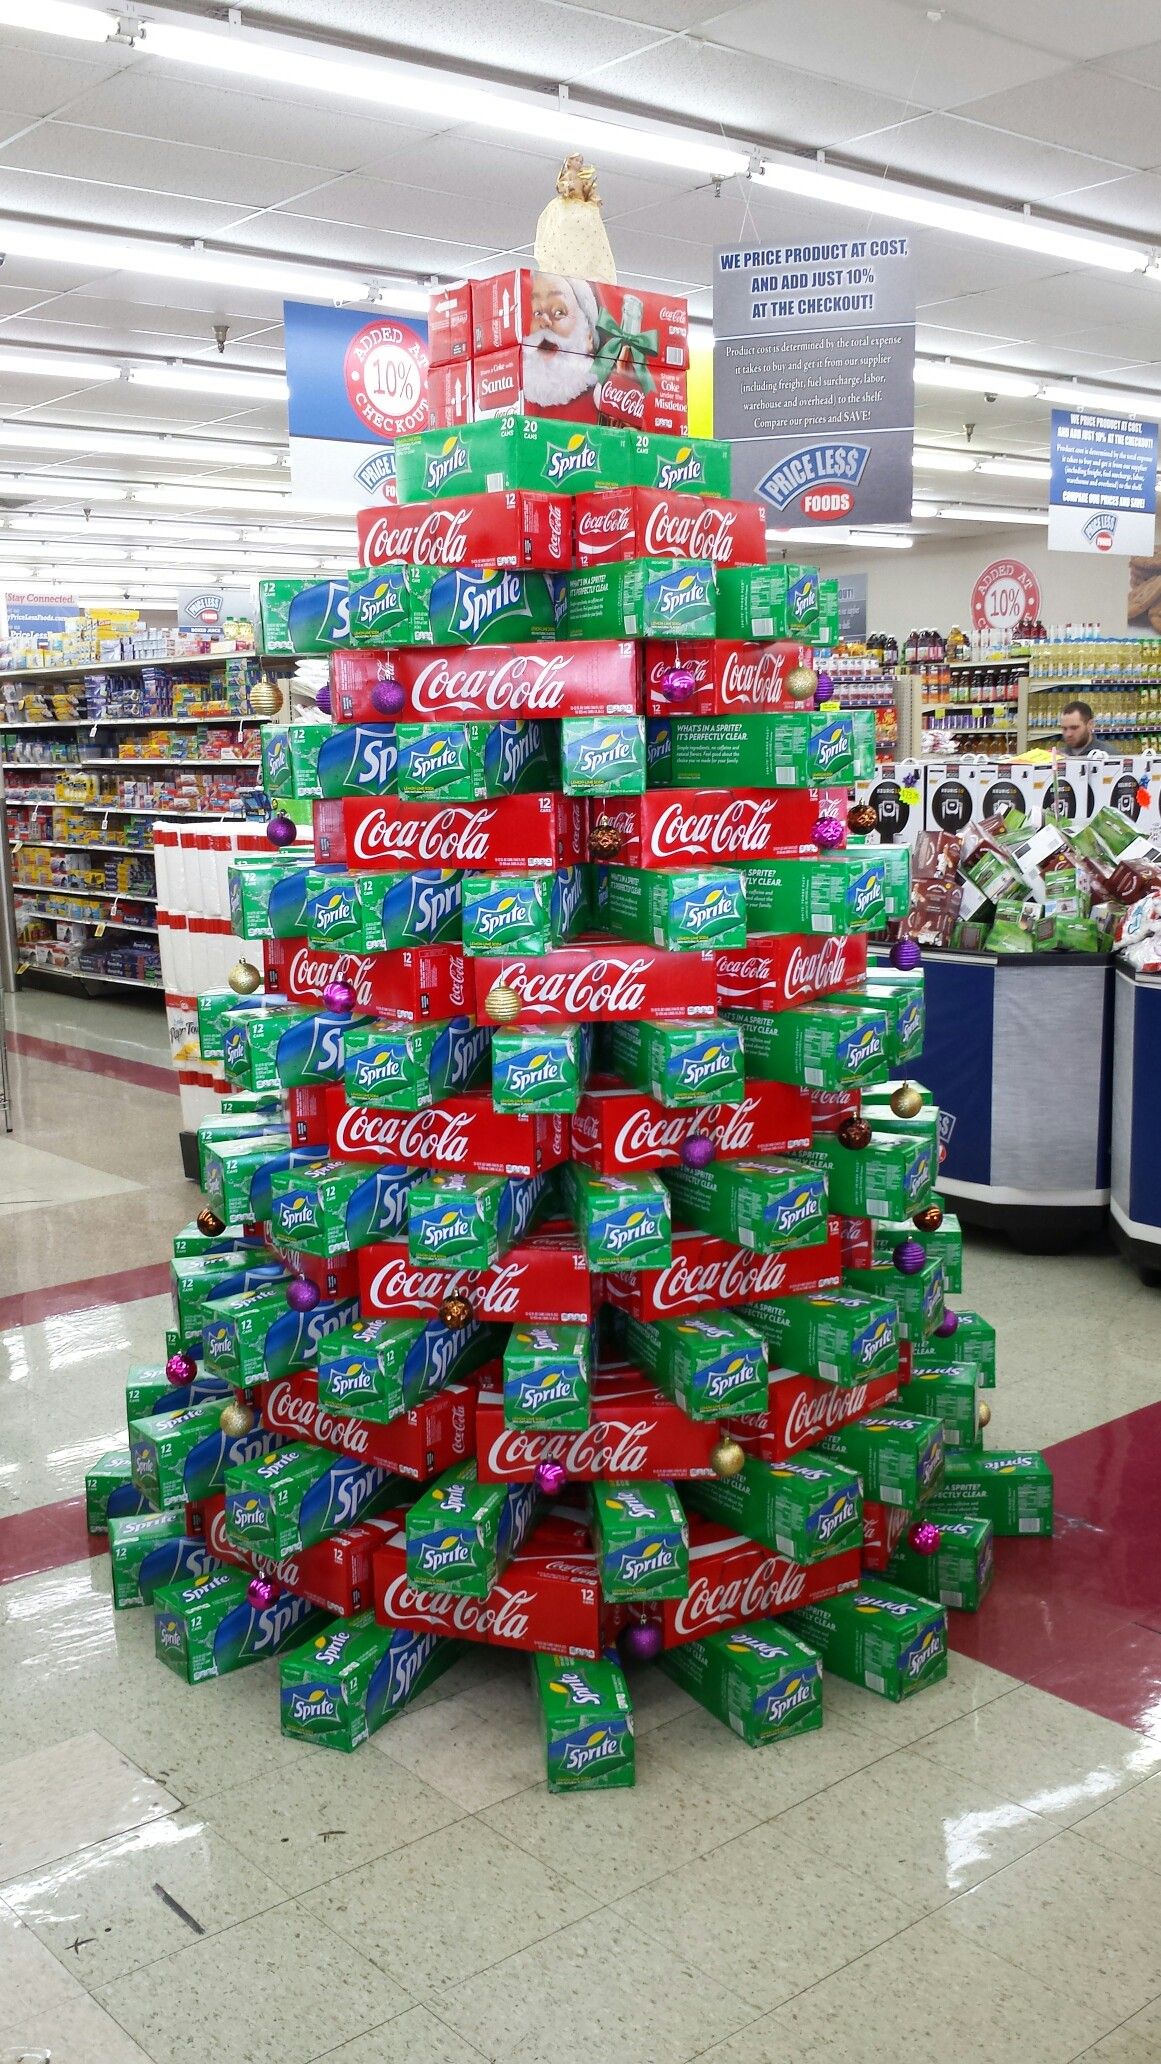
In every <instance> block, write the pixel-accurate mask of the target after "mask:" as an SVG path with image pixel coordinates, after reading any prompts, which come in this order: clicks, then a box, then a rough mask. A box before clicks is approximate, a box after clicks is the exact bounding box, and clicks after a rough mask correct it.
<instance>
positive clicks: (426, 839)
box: [314, 795, 586, 874]
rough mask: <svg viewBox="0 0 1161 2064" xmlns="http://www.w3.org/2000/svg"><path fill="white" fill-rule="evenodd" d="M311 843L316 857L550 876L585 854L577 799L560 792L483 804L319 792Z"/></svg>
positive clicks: (392, 866)
mask: <svg viewBox="0 0 1161 2064" xmlns="http://www.w3.org/2000/svg"><path fill="white" fill-rule="evenodd" d="M314 843H315V851H316V852H317V854H318V857H319V859H320V860H328V861H331V862H338V863H339V864H340V865H341V866H343V867H364V868H368V869H370V870H372V871H374V870H378V869H383V870H389V871H391V872H394V871H395V870H396V869H397V868H408V867H479V868H487V869H489V870H491V871H495V872H496V873H502V872H504V871H505V870H509V871H511V872H513V873H517V874H550V873H552V872H553V871H554V870H555V869H556V868H558V867H573V866H575V865H576V864H577V862H578V861H580V860H583V859H584V858H585V857H586V855H585V839H584V811H583V807H582V803H581V800H580V798H578V797H574V796H564V795H514V796H497V797H495V798H493V799H492V800H491V801H490V802H480V803H440V802H414V803H412V802H404V801H403V799H402V798H401V797H399V796H382V797H379V798H376V799H375V800H373V801H372V800H370V799H368V800H366V801H364V800H363V799H362V798H360V797H358V796H341V797H325V798H324V797H317V798H316V800H315V803H314Z"/></svg>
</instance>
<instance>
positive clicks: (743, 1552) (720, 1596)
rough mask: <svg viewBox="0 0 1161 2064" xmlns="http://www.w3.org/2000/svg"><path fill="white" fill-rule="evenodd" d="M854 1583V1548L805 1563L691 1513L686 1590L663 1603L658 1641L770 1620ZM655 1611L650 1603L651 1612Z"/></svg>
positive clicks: (673, 1643)
mask: <svg viewBox="0 0 1161 2064" xmlns="http://www.w3.org/2000/svg"><path fill="white" fill-rule="evenodd" d="M858 1581H859V1551H858V1549H857V1548H845V1549H843V1550H842V1552H841V1553H840V1554H838V1555H825V1556H824V1557H823V1558H822V1560H821V1562H815V1563H811V1564H810V1566H809V1567H807V1566H806V1565H804V1564H803V1563H800V1562H791V1561H790V1560H789V1558H788V1557H787V1556H785V1555H779V1554H778V1553H777V1551H776V1550H775V1549H773V1548H764V1547H762V1545H761V1543H760V1542H758V1541H751V1540H750V1539H749V1537H748V1535H746V1534H736V1533H734V1532H733V1531H732V1530H731V1529H730V1528H729V1527H726V1526H720V1525H719V1524H718V1522H717V1521H716V1520H713V1519H703V1518H702V1516H701V1514H700V1513H697V1512H691V1513H690V1515H689V1590H688V1592H687V1593H686V1595H685V1597H684V1598H667V1599H665V1600H664V1601H663V1602H662V1605H661V1608H660V1625H661V1630H662V1640H663V1642H664V1645H665V1647H666V1648H677V1647H679V1646H680V1644H681V1643H682V1642H683V1641H698V1640H700V1638H701V1636H702V1635H703V1634H712V1633H713V1632H714V1631H715V1629H717V1628H720V1627H741V1626H744V1625H745V1623H746V1621H747V1620H765V1619H770V1618H771V1617H773V1616H774V1615H776V1614H778V1613H784V1612H793V1611H794V1609H795V1607H796V1606H800V1605H814V1604H815V1603H816V1602H817V1601H818V1600H819V1599H820V1598H836V1597H837V1596H838V1594H839V1592H840V1591H854V1590H855V1589H856V1588H857V1586H858ZM656 1614H657V1608H656V1607H653V1608H652V1609H651V1612H650V1616H651V1617H654V1616H655V1615H656Z"/></svg>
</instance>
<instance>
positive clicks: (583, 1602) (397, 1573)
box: [372, 1526, 607, 1659]
mask: <svg viewBox="0 0 1161 2064" xmlns="http://www.w3.org/2000/svg"><path fill="white" fill-rule="evenodd" d="M372 1583H373V1586H374V1592H375V1617H376V1619H378V1620H381V1621H382V1622H383V1623H384V1624H385V1625H386V1626H389V1627H415V1628H418V1629H421V1630H423V1631H425V1632H428V1631H429V1632H431V1633H433V1634H447V1635H451V1636H453V1637H454V1638H455V1639H457V1640H459V1641H486V1642H489V1643H491V1644H492V1646H493V1647H496V1648H515V1649H529V1650H539V1651H541V1652H542V1653H545V1654H548V1655H571V1656H588V1657H591V1658H593V1659H595V1658H596V1657H598V1656H599V1655H600V1654H601V1651H602V1647H603V1645H604V1638H605V1633H606V1622H607V1614H606V1609H605V1608H604V1607H603V1605H602V1602H601V1587H600V1581H599V1573H598V1570H597V1560H596V1556H595V1555H594V1553H593V1551H592V1549H591V1548H582V1547H566V1546H562V1545H561V1544H560V1543H559V1542H558V1541H557V1539H556V1536H555V1534H554V1533H552V1532H550V1531H549V1530H548V1529H547V1528H545V1527H542V1526H536V1527H534V1528H533V1530H532V1532H531V1534H530V1535H529V1537H528V1539H527V1541H525V1542H524V1544H523V1546H522V1547H520V1548H518V1549H517V1551H516V1554H515V1555H514V1556H513V1557H512V1560H511V1562H510V1563H509V1564H508V1565H507V1567H506V1569H505V1570H504V1571H503V1573H502V1575H501V1576H500V1577H499V1578H498V1579H497V1581H496V1582H495V1583H494V1584H493V1586H492V1588H491V1590H490V1591H489V1593H488V1596H487V1597H486V1598H458V1597H453V1596H452V1595H451V1594H450V1593H448V1592H446V1591H420V1590H418V1589H417V1588H416V1586H415V1585H414V1584H413V1583H412V1581H411V1578H410V1577H409V1576H408V1574H407V1536H406V1532H405V1530H404V1528H403V1527H402V1526H397V1527H396V1528H395V1530H394V1532H393V1533H392V1534H391V1535H390V1536H389V1538H388V1539H386V1540H385V1541H384V1542H383V1545H382V1546H381V1547H380V1548H378V1549H377V1550H376V1553H375V1557H374V1561H373V1567H372Z"/></svg>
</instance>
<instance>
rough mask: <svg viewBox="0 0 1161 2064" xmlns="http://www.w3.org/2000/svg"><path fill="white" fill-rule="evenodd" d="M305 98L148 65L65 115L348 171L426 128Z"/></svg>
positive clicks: (396, 116) (395, 116)
mask: <svg viewBox="0 0 1161 2064" xmlns="http://www.w3.org/2000/svg"><path fill="white" fill-rule="evenodd" d="M4 98H5V95H4V92H3V88H2V87H0V100H3V99H4ZM304 98H305V96H303V95H301V94H300V95H297V96H295V95H290V96H289V97H287V96H285V95H282V96H281V97H280V94H279V92H278V90H277V89H275V88H273V87H267V88H264V89H259V90H257V91H256V90H255V89H254V88H253V87H251V88H249V89H241V90H238V91H235V90H233V89H232V88H231V87H230V86H228V85H222V84H221V82H220V78H219V77H218V76H215V77H213V78H210V77H208V76H207V75H205V74H203V73H200V72H198V73H193V72H187V71H186V69H185V67H184V66H183V67H180V68H178V69H174V70H171V69H169V68H168V67H167V68H165V69H164V70H163V69H162V67H161V64H160V61H159V60H154V61H152V62H150V63H145V62H143V63H142V64H141V65H140V66H139V67H137V68H135V69H134V70H133V71H132V73H131V74H127V75H122V76H121V77H120V78H115V79H110V80H108V81H107V82H106V83H105V84H104V85H102V86H97V87H95V88H94V90H93V91H92V92H91V93H85V94H82V96H81V97H80V99H78V100H74V101H70V103H69V109H68V116H69V120H70V121H72V122H83V123H86V124H87V125H88V126H90V127H91V128H97V129H100V128H105V129H117V130H121V131H122V132H124V133H125V134H127V135H128V134H132V135H137V136H153V137H158V138H160V139H161V140H162V141H163V142H167V141H169V140H170V139H172V140H173V141H174V142H175V143H188V144H196V145H200V146H203V147H205V148H212V149H220V150H228V151H236V150H237V148H238V145H239V143H240V142H241V141H243V140H244V141H245V143H246V145H247V148H248V149H250V150H252V151H254V152H256V153H259V154H261V155H262V156H264V157H268V158H274V159H279V160H284V161H287V162H291V163H301V164H309V165H326V166H327V167H328V168H329V169H330V170H332V171H354V170H356V169H357V167H358V166H360V165H361V164H364V163H365V162H367V161H368V160H381V159H383V158H385V157H387V156H388V155H390V154H391V153H393V152H394V151H397V150H403V149H414V147H415V143H416V140H417V138H418V137H420V136H423V135H426V134H428V133H430V131H431V124H430V122H427V121H424V122H418V123H414V124H411V123H409V122H408V121H407V119H406V116H405V115H404V114H401V113H399V112H398V111H396V110H392V113H391V114H390V115H383V116H379V115H378V114H375V113H373V112H370V111H362V110H353V109H352V108H351V107H350V106H349V105H348V104H347V103H345V102H340V101H338V100H334V101H328V102H326V103H323V102H321V101H320V100H319V99H318V98H317V97H316V98H315V99H314V100H311V101H309V103H308V104H307V105H303V104H302V103H303V100H304Z"/></svg>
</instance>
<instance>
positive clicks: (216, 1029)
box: [198, 989, 266, 1138]
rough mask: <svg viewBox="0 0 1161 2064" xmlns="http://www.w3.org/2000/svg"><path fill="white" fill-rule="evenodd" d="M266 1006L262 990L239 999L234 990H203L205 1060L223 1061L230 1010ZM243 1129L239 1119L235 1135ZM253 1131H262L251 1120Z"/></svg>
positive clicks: (200, 1024) (201, 1035)
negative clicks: (224, 1025) (225, 1020)
mask: <svg viewBox="0 0 1161 2064" xmlns="http://www.w3.org/2000/svg"><path fill="white" fill-rule="evenodd" d="M265 1005H266V998H265V996H264V995H263V994H262V991H261V990H260V989H259V990H258V991H257V992H256V994H255V995H253V996H236V995H235V994H234V991H233V990H232V989H205V990H203V991H202V994H201V995H200V996H199V997H198V1052H199V1053H200V1054H201V1057H202V1059H203V1061H220V1060H221V1058H222V1020H223V1018H224V1017H225V1015H226V1013H227V1011H239V1010H263V1009H264V1008H265ZM247 1117H250V1114H249V1113H243V1114H242V1118H247ZM214 1123H215V1127H218V1126H220V1124H221V1120H220V1119H217V1120H215V1121H214ZM243 1129H244V1127H243V1124H242V1120H241V1119H239V1122H238V1124H237V1126H236V1127H235V1128H234V1134H233V1136H234V1137H235V1138H237V1137H239V1136H240V1135H241V1133H242V1131H243ZM251 1129H252V1130H253V1131H254V1132H259V1131H261V1129H262V1128H261V1127H260V1126H258V1125H255V1124H254V1123H253V1120H252V1119H251ZM201 1131H202V1128H201V1126H199V1127H198V1136H199V1138H200V1136H201ZM217 1137H219V1138H228V1137H230V1134H229V1133H225V1132H218V1133H217Z"/></svg>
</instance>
